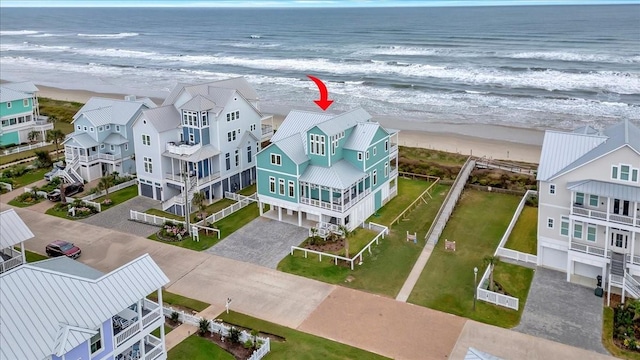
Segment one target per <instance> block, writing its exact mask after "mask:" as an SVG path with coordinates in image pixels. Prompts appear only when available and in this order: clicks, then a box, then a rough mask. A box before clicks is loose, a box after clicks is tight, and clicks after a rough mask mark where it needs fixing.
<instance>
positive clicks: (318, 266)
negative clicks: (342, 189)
mask: <svg viewBox="0 0 640 360" xmlns="http://www.w3.org/2000/svg"><path fill="white" fill-rule="evenodd" d="M429 185H431V183H427V182H425V181H413V180H406V179H399V184H398V186H399V191H398V193H399V194H402V195H398V196H396V197H395V198H394V199H392V200H391V201H390V202H389V203H388V204H387V205H385V206H384V207H383V208H382V209H380V211H378V215H379V216H375V215H374V216H372V217H371V218H370V219H369V220H370V221H373V222H376V223H381V224H382V225H388V224H389V223H390V222H391V221H392V220H393V219H394V218H395V217H397V216H398V215H399V214H400V212H402V211H403V210H404V209H405V208H406V207H407V206H408V205H409V204H411V203H412V202H413V201H414V200H415V199H416V197H417V196H418V195H419V194H420V193H422V192H423V191H424V190H425V189H426V188H427V187H428V186H429ZM448 191H449V187H448V186H444V185H436V186H435V187H434V188H433V189H432V191H431V194H432V196H433V197H434V199H432V200H429V201H428V203H427V204H424V203H421V204H420V205H418V206H417V207H416V208H415V209H414V210H413V211H411V212H410V213H409V215H408V216H407V218H406V220H405V221H401V222H400V224H396V225H395V226H393V227H391V229H390V230H391V232H390V235H388V236H386V237H385V239H384V240H380V244H379V245H377V246H376V245H374V246H372V248H371V251H372V254H369V253H368V252H365V253H364V261H363V264H362V265H357V266H356V268H355V269H354V270H353V271H352V270H351V269H350V268H349V267H348V266H347V265H344V264H342V265H340V264H339V266H336V265H334V263H333V261H332V260H331V259H327V258H323V259H322V262H320V261H318V257H317V256H313V255H310V256H309V258H307V259H305V258H304V254H303V253H302V252H300V251H297V252H296V253H295V254H294V255H293V256H291V255H289V256H286V257H285V258H284V259H283V260H282V261H281V262H280V264H278V270H280V271H284V272H288V273H292V274H297V275H301V276H305V277H309V278H312V279H316V280H320V281H324V282H327V283H331V284H340V285H343V286H346V287H350V288H354V289H360V290H365V291H368V292H372V293H376V294H381V295H385V296H390V297H395V296H396V295H397V293H398V291H400V288H401V287H402V284H404V281H405V279H406V278H407V276H408V275H409V273H410V272H411V268H412V267H413V264H414V263H415V261H416V260H417V258H418V256H419V255H420V251H422V248H423V247H424V236H425V235H426V233H427V230H429V227H430V226H431V222H432V221H433V218H434V217H435V215H436V213H437V212H438V209H439V208H440V205H441V204H442V202H443V201H444V198H445V196H446V194H447V192H448ZM410 194H411V195H410ZM412 196H413V197H412ZM407 231H410V232H411V233H413V232H417V233H418V239H419V240H420V241H419V242H418V244H414V243H413V242H408V241H406V238H407V237H406V232H407ZM353 254H354V255H355V253H353ZM381 279H384V281H381Z"/></svg>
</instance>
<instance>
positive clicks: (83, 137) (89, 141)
mask: <svg viewBox="0 0 640 360" xmlns="http://www.w3.org/2000/svg"><path fill="white" fill-rule="evenodd" d="M62 143H63V144H68V145H74V146H79V147H81V148H84V149H88V148H90V147H94V146H98V145H99V144H98V142H97V141H96V140H95V139H94V138H92V137H91V135H89V134H87V133H84V132H83V133H79V134H71V135H69V136H68V137H67V138H66V139H65V140H64V141H63V142H62Z"/></svg>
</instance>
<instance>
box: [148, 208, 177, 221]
mask: <svg viewBox="0 0 640 360" xmlns="http://www.w3.org/2000/svg"><path fill="white" fill-rule="evenodd" d="M145 213H147V214H151V215H155V216H160V217H165V218H168V219H174V220H182V221H184V216H179V215H176V214H172V213H170V212H167V211H162V210H160V209H149V210H147V211H145Z"/></svg>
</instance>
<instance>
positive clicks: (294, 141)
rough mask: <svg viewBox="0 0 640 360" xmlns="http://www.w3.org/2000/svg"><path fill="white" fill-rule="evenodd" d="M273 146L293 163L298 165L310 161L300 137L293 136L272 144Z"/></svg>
mask: <svg viewBox="0 0 640 360" xmlns="http://www.w3.org/2000/svg"><path fill="white" fill-rule="evenodd" d="M271 146H277V147H278V148H280V150H282V152H284V153H285V154H286V155H287V156H288V157H289V159H291V161H293V162H294V163H296V164H298V165H299V164H302V163H304V162H305V161H308V160H309V157H307V154H306V152H305V150H304V145H303V144H302V138H301V137H300V135H291V136H289V137H288V138H285V139H281V140H280V141H278V142H276V143H272V144H271Z"/></svg>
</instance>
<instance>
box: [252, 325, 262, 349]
mask: <svg viewBox="0 0 640 360" xmlns="http://www.w3.org/2000/svg"><path fill="white" fill-rule="evenodd" d="M259 334H260V331H258V329H253V330H251V337H252V338H253V348H254V349H257V348H258V335H259Z"/></svg>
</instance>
